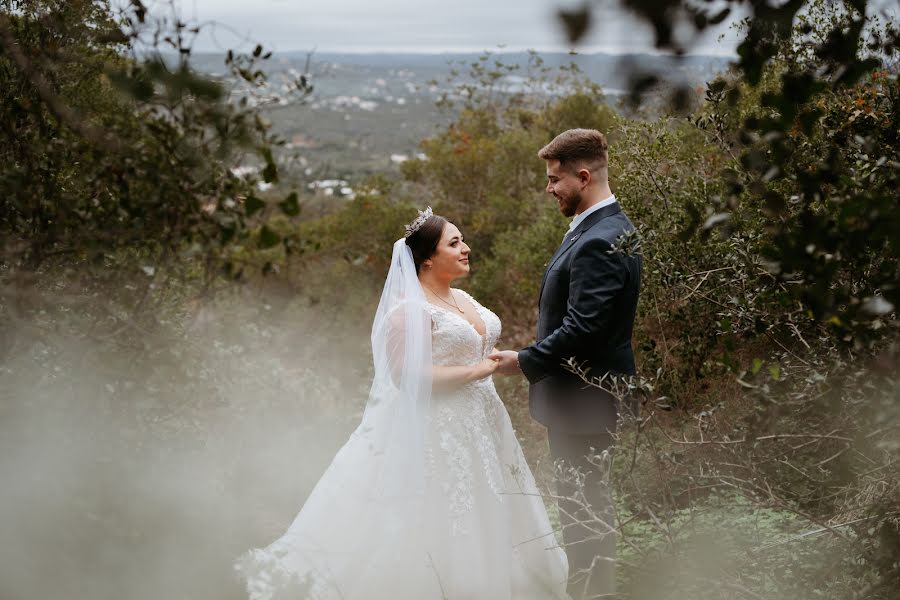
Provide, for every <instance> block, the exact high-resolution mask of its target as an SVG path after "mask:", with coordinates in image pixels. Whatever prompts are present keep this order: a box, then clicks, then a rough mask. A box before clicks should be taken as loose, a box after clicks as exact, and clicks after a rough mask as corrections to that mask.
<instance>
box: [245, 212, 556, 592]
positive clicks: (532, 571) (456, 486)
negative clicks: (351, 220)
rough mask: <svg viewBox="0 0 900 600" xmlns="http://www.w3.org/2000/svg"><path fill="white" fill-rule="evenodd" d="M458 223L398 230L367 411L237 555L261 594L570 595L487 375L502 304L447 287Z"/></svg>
mask: <svg viewBox="0 0 900 600" xmlns="http://www.w3.org/2000/svg"><path fill="white" fill-rule="evenodd" d="M468 272H469V247H468V246H467V245H466V243H465V241H464V240H463V236H462V234H461V233H460V232H459V229H457V228H456V226H454V225H453V224H452V223H450V222H449V221H447V220H446V219H444V218H443V217H441V216H438V215H434V214H432V212H431V209H430V208H428V209H427V210H426V211H425V212H422V213H420V214H419V217H418V218H417V219H416V220H415V221H413V222H412V223H411V224H409V225H407V226H406V235H405V237H404V238H403V239H400V240H397V242H396V243H395V244H394V249H393V257H392V259H391V268H390V271H389V272H388V276H387V281H386V282H385V287H384V291H383V292H382V296H381V301H380V303H379V305H378V309H377V311H376V314H375V321H374V323H373V326H372V351H373V354H374V362H375V376H374V379H373V382H372V388H371V391H370V394H369V401H368V403H367V405H366V410H365V413H364V415H363V418H362V422H361V423H360V425H359V427H358V428H357V429H356V430H355V431H354V432H353V434H352V435H351V436H350V439H349V440H348V441H347V443H346V444H344V446H343V447H342V448H341V449H340V450H339V451H338V453H337V455H336V456H335V458H334V460H333V462H332V463H331V465H330V466H329V467H328V469H327V470H326V471H325V474H324V475H323V476H322V478H321V479H320V480H319V482H318V483H317V484H316V486H315V488H314V489H313V491H312V493H311V494H310V496H309V498H308V499H307V500H306V503H305V504H304V506H303V508H302V510H301V511H300V513H299V514H298V515H297V517H296V518H295V519H294V522H293V523H292V524H291V526H290V527H289V528H288V530H287V531H286V532H285V533H284V535H282V537H280V538H279V539H277V540H276V541H275V542H273V543H272V544H270V545H269V546H268V547H266V548H261V549H254V550H250V551H248V552H246V553H245V554H244V555H242V556H241V557H240V558H239V559H238V561H237V562H236V563H235V568H236V569H237V571H238V572H239V573H240V574H241V575H242V576H243V578H244V579H245V580H246V586H247V592H248V594H249V597H250V598H251V600H268V599H270V598H275V599H277V598H292V599H294V600H300V599H303V598H310V599H316V600H326V599H327V600H331V599H334V600H338V599H341V600H362V599H366V600H371V599H376V600H382V599H383V600H389V599H390V600H395V599H396V600H413V599H414V600H429V599H434V600H445V599H446V600H482V599H487V598H490V599H491V600H501V599H510V600H531V599H534V600H538V599H540V600H544V599H548V598H567V596H566V594H565V588H566V577H567V571H568V566H567V563H566V556H565V554H564V552H563V551H562V549H561V548H560V547H559V546H558V545H557V543H556V540H555V537H554V534H553V529H552V527H551V525H550V522H549V519H548V517H547V512H546V510H545V507H544V503H543V501H542V499H541V496H540V495H539V492H538V490H537V486H536V484H535V481H534V477H533V476H532V473H531V471H530V469H529V468H528V465H527V464H526V462H525V459H524V456H523V455H522V450H521V447H520V446H519V443H518V441H517V440H516V437H515V433H514V432H513V429H512V425H511V424H510V420H509V415H508V414H507V412H506V408H505V407H504V406H503V403H502V402H501V400H500V398H499V396H498V395H497V392H496V390H495V389H494V383H493V381H492V379H491V376H492V374H493V372H494V371H495V370H496V368H497V364H498V363H497V362H496V361H494V360H491V359H488V358H487V357H488V355H489V354H490V353H491V351H492V349H493V347H494V344H495V343H496V342H497V339H498V338H499V336H500V320H499V319H498V318H497V316H496V315H495V314H494V313H493V312H491V311H490V310H488V309H487V308H485V307H483V306H481V305H480V304H479V303H478V302H476V301H475V299H474V298H472V296H470V295H469V294H467V293H466V292H464V291H462V290H458V289H455V288H451V287H450V283H451V282H452V281H453V280H455V279H458V278H460V277H463V276H465V275H467V274H468Z"/></svg>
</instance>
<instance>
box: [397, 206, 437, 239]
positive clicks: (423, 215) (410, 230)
mask: <svg viewBox="0 0 900 600" xmlns="http://www.w3.org/2000/svg"><path fill="white" fill-rule="evenodd" d="M433 214H434V213H433V212H431V207H430V206H429V207H428V208H426V209H425V210H420V211H419V216H418V217H416V219H415V220H414V221H413V222H412V223H410V224H409V225H407V226H406V235H404V236H403V237H409V236H411V235H412V234H414V233H415V232H417V231H418V230H419V228H420V227H421V226H422V225H424V224H425V221H427V220H428V217H430V216H432V215H433Z"/></svg>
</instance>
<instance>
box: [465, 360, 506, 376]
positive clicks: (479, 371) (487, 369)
mask: <svg viewBox="0 0 900 600" xmlns="http://www.w3.org/2000/svg"><path fill="white" fill-rule="evenodd" d="M499 365H500V362H499V361H496V360H494V359H492V358H485V359H484V360H483V361H481V362H480V363H478V364H476V365H472V375H471V378H472V379H471V380H472V381H478V380H479V379H484V378H485V377H490V376H491V375H493V374H494V371H496V370H497V367H498V366H499Z"/></svg>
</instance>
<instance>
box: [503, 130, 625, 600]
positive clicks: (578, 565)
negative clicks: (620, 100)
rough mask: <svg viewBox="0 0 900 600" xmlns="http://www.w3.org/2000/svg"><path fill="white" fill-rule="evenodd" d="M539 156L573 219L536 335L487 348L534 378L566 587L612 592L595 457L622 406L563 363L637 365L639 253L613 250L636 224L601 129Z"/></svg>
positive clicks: (533, 401) (608, 532) (549, 275)
mask: <svg viewBox="0 0 900 600" xmlns="http://www.w3.org/2000/svg"><path fill="white" fill-rule="evenodd" d="M538 156H540V157H541V158H542V159H544V160H545V161H546V163H547V180H548V182H547V193H549V194H551V195H553V197H554V198H555V199H556V201H557V203H558V204H559V210H560V211H561V212H562V214H563V215H565V216H567V217H574V219H572V223H571V225H569V231H568V232H567V233H566V236H565V238H564V239H563V242H562V244H561V245H560V247H559V248H558V249H557V250H556V253H555V254H554V255H553V257H552V258H551V259H550V261H549V262H548V263H547V271H546V272H545V273H544V280H543V283H542V285H541V292H540V299H539V312H538V323H537V342H536V343H535V344H534V345H532V346H529V347H527V348H525V349H523V350H520V351H519V352H513V351H510V350H507V351H503V352H496V353H494V354H493V355H492V356H493V357H494V358H496V359H498V360H500V367H499V371H500V372H502V373H506V374H511V373H515V372H517V371H518V370H521V372H522V373H523V374H524V375H525V377H526V378H527V379H528V381H529V383H530V384H531V385H530V389H529V399H530V405H531V415H532V417H534V418H535V419H536V420H537V421H539V422H540V423H542V424H543V425H544V426H546V427H547V433H548V437H549V440H550V453H551V455H552V456H553V459H554V461H556V462H557V463H562V466H563V468H564V471H563V472H562V475H561V476H560V478H559V480H558V483H557V494H558V496H560V498H561V499H560V500H559V502H558V504H559V509H560V522H561V525H562V529H563V539H564V542H565V546H566V554H567V555H568V558H569V574H570V579H569V594H570V595H571V596H572V597H573V598H576V599H581V598H594V597H597V596H602V595H604V594H613V593H614V592H615V568H614V567H615V564H614V560H615V551H616V536H615V532H614V531H613V530H612V528H613V527H615V519H614V514H613V510H612V494H611V491H610V489H609V486H608V479H607V477H606V473H605V472H604V471H605V470H606V469H608V462H606V465H607V467H606V469H604V468H603V467H602V466H600V465H602V464H604V461H603V460H599V461H598V460H597V458H596V456H597V455H600V454H602V453H603V451H604V450H609V451H611V450H612V448H611V446H612V443H613V437H612V436H613V434H614V433H615V431H616V422H617V417H618V411H619V406H618V402H617V400H616V398H614V397H613V396H612V395H611V394H610V393H608V392H606V391H604V390H602V389H599V388H597V387H592V386H587V385H586V384H585V383H584V381H582V380H581V379H580V378H578V377H576V376H575V375H573V374H572V373H570V372H568V371H567V370H566V369H565V368H564V367H563V363H565V362H566V361H567V360H568V359H569V358H573V357H574V359H575V360H576V361H577V362H578V363H580V364H581V365H582V366H584V367H590V369H591V370H590V376H592V377H593V376H601V375H603V374H605V373H611V374H625V375H633V374H634V373H635V365H634V353H633V352H632V349H631V332H632V328H633V326H634V317H635V312H636V310H637V302H638V290H639V288H640V279H641V257H640V256H639V255H637V254H630V253H627V252H620V251H617V250H615V249H614V248H613V247H614V245H615V244H617V239H618V238H619V236H621V235H623V234H624V233H626V232H629V231H632V230H634V226H633V225H632V224H631V221H629V220H628V217H626V216H625V213H623V212H622V208H621V207H620V206H619V203H618V201H617V200H616V197H615V196H614V195H613V194H612V192H611V191H610V189H609V179H608V168H607V165H608V160H607V158H608V157H607V142H606V137H605V136H604V135H603V134H602V133H600V132H599V131H596V130H594V129H570V130H569V131H565V132H563V133H561V134H559V135H558V136H557V137H556V138H555V139H554V140H553V141H552V142H550V143H549V144H547V145H546V146H544V147H543V148H542V149H541V150H540V152H538ZM592 456H593V457H594V458H593V459H590V457H592ZM573 469H575V470H577V471H578V472H580V473H581V474H583V475H584V480H583V481H584V487H583V493H584V495H583V496H581V495H580V493H579V492H580V491H581V489H580V484H579V485H578V486H576V485H575V482H574V481H573V478H572V477H571V476H568V477H567V476H566V472H569V473H570V474H571V473H572V470H573ZM562 498H569V499H568V500H566V499H562ZM585 504H588V505H589V507H586V506H585ZM598 520H599V521H602V522H598ZM588 521H590V523H588ZM603 523H606V524H608V526H609V528H608V529H607V528H606V527H605V526H604V524H603Z"/></svg>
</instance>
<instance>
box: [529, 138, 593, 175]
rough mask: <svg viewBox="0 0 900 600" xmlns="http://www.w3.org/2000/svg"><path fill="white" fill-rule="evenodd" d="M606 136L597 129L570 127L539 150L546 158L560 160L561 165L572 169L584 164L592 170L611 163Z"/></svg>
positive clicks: (540, 154) (539, 153) (541, 155)
mask: <svg viewBox="0 0 900 600" xmlns="http://www.w3.org/2000/svg"><path fill="white" fill-rule="evenodd" d="M608 149H609V145H608V144H607V143H606V136H605V135H603V134H602V133H600V132H599V131H597V130H596V129H569V130H568V131H563V132H562V133H561V134H559V135H558V136H556V137H555V138H553V141H552V142H550V143H549V144H547V145H546V146H544V147H543V148H541V149H540V151H539V152H538V156H539V157H541V158H543V159H544V160H558V161H559V164H560V166H561V167H563V168H566V169H572V168H573V167H575V166H576V165H580V164H584V165H585V166H586V167H587V168H588V169H590V170H591V171H592V172H593V171H596V170H597V169H605V168H606V167H607V165H608V164H609V157H608V154H607V151H608Z"/></svg>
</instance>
